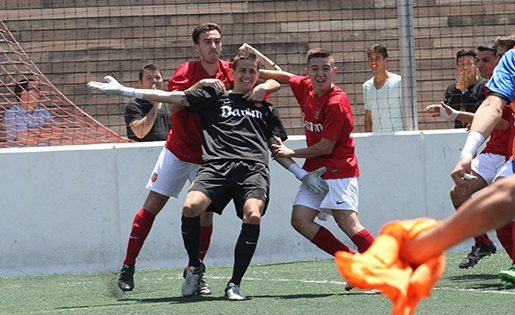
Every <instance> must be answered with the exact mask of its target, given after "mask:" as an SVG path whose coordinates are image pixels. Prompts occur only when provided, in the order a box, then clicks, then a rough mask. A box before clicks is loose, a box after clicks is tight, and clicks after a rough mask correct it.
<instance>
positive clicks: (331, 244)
mask: <svg viewBox="0 0 515 315" xmlns="http://www.w3.org/2000/svg"><path fill="white" fill-rule="evenodd" d="M311 243H313V244H315V245H316V246H317V247H318V248H320V249H321V250H323V251H324V252H326V253H328V254H329V255H333V256H334V255H335V254H336V252H339V251H344V252H349V253H354V251H353V250H352V249H350V248H348V247H347V246H345V245H344V244H343V243H342V242H340V241H339V240H338V239H337V238H336V237H334V235H333V234H332V233H331V232H329V230H327V229H326V228H324V227H323V226H322V227H320V230H318V233H317V234H316V235H315V237H313V239H312V240H311Z"/></svg>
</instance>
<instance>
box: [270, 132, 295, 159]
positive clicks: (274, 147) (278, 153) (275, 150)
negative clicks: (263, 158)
mask: <svg viewBox="0 0 515 315" xmlns="http://www.w3.org/2000/svg"><path fill="white" fill-rule="evenodd" d="M274 139H275V140H276V141H277V143H276V144H271V145H270V151H272V158H273V159H274V160H275V159H277V158H278V157H291V156H292V155H293V154H294V153H295V151H293V150H292V149H290V148H288V147H287V146H285V145H284V144H283V141H282V140H281V138H279V137H274Z"/></svg>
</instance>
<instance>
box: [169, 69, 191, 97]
mask: <svg viewBox="0 0 515 315" xmlns="http://www.w3.org/2000/svg"><path fill="white" fill-rule="evenodd" d="M188 68H189V62H187V63H183V64H182V65H181V66H180V67H179V68H178V69H177V71H175V74H174V75H173V77H172V78H171V79H170V80H168V91H170V92H171V91H184V90H187V89H188V88H189V87H190V86H191V84H190V80H189V78H188V77H189V76H188Z"/></svg>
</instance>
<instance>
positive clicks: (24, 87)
mask: <svg viewBox="0 0 515 315" xmlns="http://www.w3.org/2000/svg"><path fill="white" fill-rule="evenodd" d="M33 82H34V80H33V79H30V78H28V79H22V80H20V81H18V82H16V86H15V87H14V94H16V97H17V98H20V94H21V92H23V91H28V90H32V89H34V86H32V85H30V84H31V83H33Z"/></svg>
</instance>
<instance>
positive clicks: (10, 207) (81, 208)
mask: <svg viewBox="0 0 515 315" xmlns="http://www.w3.org/2000/svg"><path fill="white" fill-rule="evenodd" d="M353 136H354V138H355V140H356V151H357V155H358V161H359V165H360V169H361V177H360V211H359V217H360V220H361V223H362V224H363V225H364V226H365V227H366V228H368V229H369V230H370V231H371V232H372V234H373V235H374V236H376V235H377V233H378V232H379V229H380V228H381V226H382V225H383V224H384V223H386V222H387V221H390V220H396V219H407V218H415V217H420V216H428V217H433V218H437V219H442V218H444V217H446V216H448V215H449V214H451V213H452V212H453V211H454V209H453V208H452V206H451V202H450V199H449V188H450V187H451V185H452V180H451V178H450V176H449V173H450V171H451V170H452V169H453V167H454V165H455V163H456V162H457V160H458V156H459V150H460V148H461V146H462V145H463V143H464V141H465V137H466V133H465V132H464V131H455V130H445V131H424V132H400V133H396V134H395V135H394V134H354V135H353ZM286 144H287V145H288V146H290V147H292V148H298V147H304V146H305V144H304V138H303V137H292V138H291V139H290V140H288V141H287V143H286ZM162 147H163V142H157V143H144V144H104V145H90V146H73V147H53V148H20V149H17V148H12V149H0V163H1V165H2V167H1V169H0V178H1V181H0V193H1V206H2V219H1V221H0V229H1V230H0V231H1V232H0V233H1V235H0V249H1V252H2V253H1V255H0V276H14V275H34V274H52V273H75V272H89V271H105V270H118V269H119V268H120V266H121V264H122V260H123V257H124V255H125V248H126V245H127V239H128V236H129V233H130V228H131V225H132V220H133V218H134V215H135V214H136V212H137V211H138V209H139V208H140V207H141V206H142V204H143V202H144V200H145V198H146V195H147V193H148V192H147V190H146V189H145V187H144V186H145V184H146V182H147V180H148V178H149V176H150V174H151V172H152V169H153V167H154V163H155V161H156V160H157V157H158V155H159V153H160V151H161V149H162ZM271 173H272V184H271V201H270V205H269V208H268V212H267V214H266V215H265V216H264V218H263V221H262V229H261V237H260V240H259V245H258V248H257V250H256V254H255V256H254V259H253V262H276V261H294V260H307V259H318V258H320V259H325V258H330V256H329V255H327V254H325V253H324V252H322V251H321V250H319V249H318V248H316V247H315V246H314V245H312V244H311V243H310V242H308V241H306V240H305V239H303V238H302V237H301V236H300V235H299V234H297V233H296V232H295V231H294V230H293V228H291V226H290V223H289V218H290V210H291V204H292V202H293V199H294V197H295V194H296V192H297V189H298V186H299V181H298V180H296V179H295V178H294V176H293V175H292V174H291V173H289V172H287V171H285V170H284V169H282V168H281V167H280V166H279V165H278V164H277V163H275V162H271ZM185 196H186V189H184V190H183V192H182V193H181V195H180V196H179V198H178V199H177V200H176V199H173V198H172V199H170V201H169V203H168V204H167V205H166V207H165V208H164V210H163V211H162V212H161V213H160V214H159V215H158V217H157V219H156V221H155V223H154V227H153V229H152V231H151V233H150V235H149V237H148V238H147V241H146V243H145V246H144V247H143V250H142V252H141V254H140V257H139V259H138V262H137V265H138V268H140V269H146V268H157V267H160V268H161V267H181V266H184V265H185V264H186V262H187V257H186V251H185V250H184V247H183V243H182V238H181V233H180V216H181V208H182V202H183V201H184V198H185ZM323 224H324V226H326V227H327V228H329V229H330V230H331V231H333V232H334V233H335V235H336V236H337V237H339V238H340V239H342V240H343V241H344V242H345V243H346V244H347V245H351V244H352V243H351V242H350V241H349V240H348V239H347V238H346V237H345V236H344V234H343V233H342V232H341V231H339V230H338V229H337V228H336V225H335V224H334V222H332V221H327V222H325V223H323ZM239 231H240V221H239V220H238V219H237V218H236V215H235V213H234V208H233V206H232V204H231V206H229V207H228V208H227V209H226V210H225V212H224V214H223V216H216V215H215V225H214V232H213V239H212V243H211V244H212V245H211V247H210V249H209V253H208V256H207V257H206V264H208V265H217V264H231V263H232V260H233V250H234V244H235V242H236V238H237V236H238V234H239ZM468 243H470V242H468ZM468 246H469V244H466V245H465V244H462V245H460V246H459V247H457V248H458V249H460V250H466V249H467V247H468ZM455 249H456V248H455Z"/></svg>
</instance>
